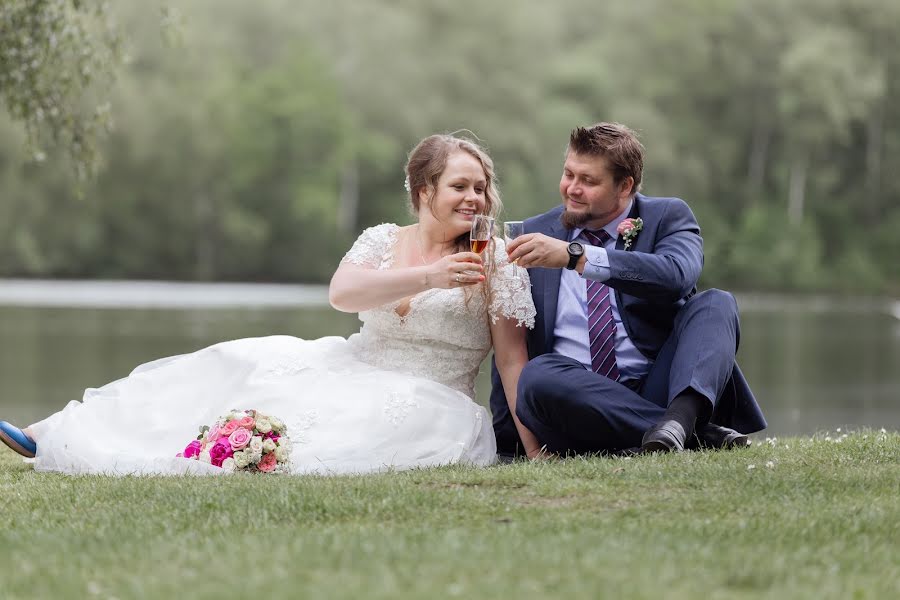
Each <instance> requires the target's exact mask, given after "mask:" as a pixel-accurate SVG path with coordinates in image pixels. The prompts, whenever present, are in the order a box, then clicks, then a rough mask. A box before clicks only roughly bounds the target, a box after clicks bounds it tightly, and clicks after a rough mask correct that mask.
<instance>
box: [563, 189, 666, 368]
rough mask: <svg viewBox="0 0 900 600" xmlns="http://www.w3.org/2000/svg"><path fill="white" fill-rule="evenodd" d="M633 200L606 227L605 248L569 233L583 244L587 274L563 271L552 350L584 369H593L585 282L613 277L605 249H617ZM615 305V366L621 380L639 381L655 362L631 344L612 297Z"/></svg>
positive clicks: (612, 297) (575, 232) (613, 297)
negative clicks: (606, 238)
mask: <svg viewBox="0 0 900 600" xmlns="http://www.w3.org/2000/svg"><path fill="white" fill-rule="evenodd" d="M633 202H634V201H633V200H632V201H631V202H629V203H628V206H627V207H625V210H624V211H622V213H621V214H620V215H618V216H617V217H616V218H615V219H613V220H612V221H610V222H609V223H608V224H607V225H606V227H604V228H603V230H604V231H606V233H608V234H609V236H610V239H609V241H608V242H607V243H606V245H605V247H603V248H600V247H597V246H592V245H591V244H590V242H588V241H587V238H585V237H584V236H583V235H582V231H584V230H583V229H573V230H572V231H570V232H569V241H570V242H573V241H578V242H581V243H582V244H583V245H584V254H585V257H586V259H587V260H586V261H585V264H584V272H583V273H582V274H581V275H579V274H578V271H575V270H574V269H573V270H571V271H570V270H568V269H563V271H562V277H561V278H560V282H559V301H558V302H557V308H556V323H555V324H554V328H553V335H554V336H555V338H556V341H555V343H554V346H553V351H554V352H558V353H559V354H562V355H563V356H568V357H569V358H574V359H575V360H577V361H578V362H580V363H581V364H583V365H584V366H585V368H587V369H588V370H590V368H591V345H590V340H589V339H588V321H587V283H586V282H585V279H593V280H594V281H606V280H607V279H609V276H610V273H611V272H610V269H609V255H607V253H606V248H615V245H616V238H617V237H618V235H619V234H618V232H617V231H616V228H617V227H618V226H619V223H621V222H622V221H623V220H624V219H625V217H626V216H628V213H629V212H631V205H632V204H633ZM609 300H610V304H611V305H612V313H613V318H614V319H615V320H616V363H617V364H618V366H619V380H620V381H623V380H626V379H640V378H642V377H644V376H645V375H646V374H647V373H648V372H649V371H650V366H651V365H652V364H653V361H652V360H650V359H649V358H647V357H646V356H644V355H643V354H641V351H640V350H638V349H637V347H636V346H635V345H634V343H632V341H631V340H630V339H629V338H628V334H627V333H626V332H625V326H624V325H622V317H621V315H619V307H618V305H617V304H616V295H615V294H610V295H609Z"/></svg>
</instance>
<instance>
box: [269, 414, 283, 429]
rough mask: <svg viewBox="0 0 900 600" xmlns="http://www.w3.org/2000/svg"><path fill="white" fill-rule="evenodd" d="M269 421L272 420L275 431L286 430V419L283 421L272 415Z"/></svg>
mask: <svg viewBox="0 0 900 600" xmlns="http://www.w3.org/2000/svg"><path fill="white" fill-rule="evenodd" d="M269 422H271V424H272V429H274V430H275V431H282V430H284V421H282V420H281V419H279V418H278V417H272V418H271V419H269Z"/></svg>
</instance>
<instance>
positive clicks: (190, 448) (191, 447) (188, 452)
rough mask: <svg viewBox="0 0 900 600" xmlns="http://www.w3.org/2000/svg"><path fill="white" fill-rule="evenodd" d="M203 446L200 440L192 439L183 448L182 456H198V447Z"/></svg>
mask: <svg viewBox="0 0 900 600" xmlns="http://www.w3.org/2000/svg"><path fill="white" fill-rule="evenodd" d="M201 448H203V444H201V443H200V440H194V441H193V442H191V443H190V444H188V445H187V447H186V448H185V449H184V457H185V458H194V457H197V456H200V449H201Z"/></svg>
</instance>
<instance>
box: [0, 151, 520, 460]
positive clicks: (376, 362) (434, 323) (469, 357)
mask: <svg viewBox="0 0 900 600" xmlns="http://www.w3.org/2000/svg"><path fill="white" fill-rule="evenodd" d="M406 172H407V189H408V191H409V201H410V203H411V205H412V210H413V212H414V214H415V215H416V216H417V217H418V222H417V223H415V224H413V225H409V226H406V227H401V226H398V225H393V224H382V225H378V226H376V227H372V228H369V229H367V230H365V231H364V232H363V233H362V235H360V237H359V238H358V239H357V240H356V243H355V244H354V245H353V247H352V248H351V249H350V251H349V252H347V254H346V256H345V257H344V259H343V260H342V261H341V264H340V266H339V267H338V269H337V271H336V272H335V274H334V277H333V278H332V280H331V285H330V289H329V298H330V301H331V304H332V306H333V307H334V308H336V309H337V310H340V311H345V312H357V313H359V318H360V320H361V321H362V323H363V325H362V327H361V329H360V331H359V333H356V334H354V335H352V336H350V337H349V338H348V339H344V338H340V337H325V338H321V339H318V340H303V339H299V338H294V337H288V336H272V337H264V338H250V339H239V340H233V341H228V342H223V343H220V344H216V345H214V346H210V347H208V348H204V349H202V350H198V351H197V352H194V353H192V354H185V355H181V356H174V357H169V358H163V359H159V360H156V361H153V362H150V363H147V364H143V365H141V366H139V367H137V368H136V369H135V370H134V371H133V372H132V373H131V374H130V375H128V376H127V377H125V378H123V379H120V380H118V381H114V382H112V383H109V384H107V385H105V386H103V387H101V388H97V389H88V390H86V391H85V393H84V398H83V400H82V401H81V402H77V401H72V402H70V403H69V404H68V405H67V406H66V407H65V408H64V409H63V410H61V411H59V412H57V413H55V414H53V415H51V416H50V417H48V418H46V419H44V420H43V421H40V422H38V423H35V424H33V425H31V426H30V427H27V428H25V429H24V430H22V429H18V428H16V427H14V426H12V425H11V424H9V423H6V422H0V439H2V440H3V441H4V442H6V444H7V445H8V446H10V447H11V448H13V449H14V450H16V451H17V452H19V453H20V454H23V455H24V456H27V457H34V468H35V470H38V471H58V472H63V473H104V474H111V475H128V474H163V475H167V474H214V473H219V472H222V469H220V468H218V467H217V466H214V465H211V464H208V463H203V462H200V461H197V460H188V459H184V458H177V457H176V454H177V453H178V452H179V451H181V450H182V449H184V447H185V445H186V444H187V443H188V442H189V441H191V440H192V439H193V438H194V437H195V436H196V433H197V430H198V428H199V427H200V426H202V425H204V424H207V425H208V424H212V423H213V422H214V421H215V420H216V419H217V418H218V417H219V416H221V415H222V414H224V413H226V412H227V411H229V410H231V409H250V408H254V409H257V410H259V411H261V412H263V413H265V414H268V415H271V416H273V417H278V418H280V419H281V420H282V421H284V422H285V423H286V424H287V426H288V435H289V437H290V439H291V442H292V448H293V449H292V451H291V464H292V467H291V470H292V472H293V473H298V474H299V473H321V474H337V473H364V472H372V471H380V470H385V469H409V468H414V467H428V466H435V465H445V464H452V463H466V464H473V465H489V464H492V463H493V462H494V461H495V460H496V444H495V440H494V435H493V431H492V428H491V422H490V418H489V415H488V413H487V411H486V410H485V409H484V407H482V406H479V405H478V404H476V403H475V402H474V401H473V398H474V396H475V389H474V384H475V376H476V374H477V373H478V368H479V366H480V364H481V362H482V361H483V360H484V358H485V357H486V356H487V353H488V352H489V351H490V349H491V347H492V346H493V348H494V353H495V358H496V362H497V367H498V369H499V371H500V374H501V377H502V380H503V387H504V389H506V390H513V392H512V394H515V390H516V387H517V381H518V377H519V373H520V371H521V369H522V367H523V366H524V364H525V363H526V362H527V360H528V358H527V354H526V350H525V331H524V328H525V327H526V326H527V327H533V326H534V317H535V310H534V305H533V304H532V300H531V293H530V289H529V284H528V279H527V277H528V276H527V274H526V273H525V270H524V269H518V271H519V272H518V273H516V269H517V267H515V266H514V265H510V264H509V263H508V261H507V256H506V251H505V249H504V245H503V242H502V241H501V240H500V239H497V238H495V239H494V240H492V242H491V244H490V245H489V247H488V249H487V250H486V251H485V252H484V259H482V256H480V255H478V254H475V253H472V252H469V251H468V247H469V237H468V236H469V230H470V228H471V223H472V220H473V218H474V216H475V215H477V214H487V215H490V216H496V215H497V214H498V213H499V211H500V208H501V204H500V197H499V193H498V189H497V185H496V182H495V176H494V167H493V163H492V161H491V159H490V157H489V156H488V155H487V154H486V153H485V152H484V151H483V150H482V149H481V148H480V147H479V146H478V145H476V144H474V143H473V142H471V141H469V140H465V139H461V138H458V137H453V136H448V135H432V136H430V137H428V138H425V139H424V140H422V141H421V142H420V143H419V144H418V145H417V146H416V147H415V148H414V149H413V151H412V152H411V154H410V156H409V161H408V163H407V167H406ZM508 400H509V402H510V405H511V406H515V398H514V397H510V398H508Z"/></svg>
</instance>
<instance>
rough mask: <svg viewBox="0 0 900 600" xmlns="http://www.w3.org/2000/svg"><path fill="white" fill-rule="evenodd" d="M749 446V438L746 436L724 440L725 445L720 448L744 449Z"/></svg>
mask: <svg viewBox="0 0 900 600" xmlns="http://www.w3.org/2000/svg"><path fill="white" fill-rule="evenodd" d="M750 444H751V441H750V436H748V435H739V436H736V437H734V438H732V439H730V440H725V444H724V445H723V446H722V447H723V448H728V449H730V448H746V447H747V446H749V445H750Z"/></svg>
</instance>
